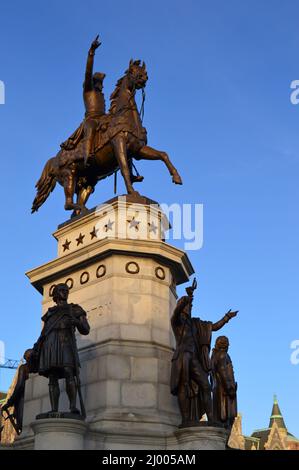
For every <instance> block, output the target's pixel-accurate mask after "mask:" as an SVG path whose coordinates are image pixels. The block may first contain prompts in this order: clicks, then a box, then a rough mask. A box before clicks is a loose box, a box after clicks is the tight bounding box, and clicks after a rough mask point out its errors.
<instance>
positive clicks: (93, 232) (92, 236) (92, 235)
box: [89, 227, 99, 240]
mask: <svg viewBox="0 0 299 470" xmlns="http://www.w3.org/2000/svg"><path fill="white" fill-rule="evenodd" d="M98 231H99V229H98V228H95V227H93V229H92V232H89V233H90V235H91V240H93V239H94V238H98Z"/></svg>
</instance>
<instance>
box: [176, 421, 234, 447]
mask: <svg viewBox="0 0 299 470" xmlns="http://www.w3.org/2000/svg"><path fill="white" fill-rule="evenodd" d="M228 436H229V432H228V431H227V430H226V429H223V428H217V427H212V426H198V427H197V426H196V427H188V428H181V429H178V431H177V432H176V439H177V443H178V447H177V449H178V450H225V447H226V442H227V439H228Z"/></svg>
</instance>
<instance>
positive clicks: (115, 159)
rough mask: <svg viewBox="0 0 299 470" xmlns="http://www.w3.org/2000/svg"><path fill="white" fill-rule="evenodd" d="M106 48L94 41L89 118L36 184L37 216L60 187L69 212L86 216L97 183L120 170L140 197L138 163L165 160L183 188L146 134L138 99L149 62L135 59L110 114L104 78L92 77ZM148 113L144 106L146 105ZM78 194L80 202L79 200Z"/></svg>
mask: <svg viewBox="0 0 299 470" xmlns="http://www.w3.org/2000/svg"><path fill="white" fill-rule="evenodd" d="M100 45H101V43H100V42H99V40H98V36H97V37H96V39H95V40H94V41H93V42H92V44H91V46H90V48H89V51H88V57H87V64H86V71H85V80H84V84H83V99H84V105H85V117H84V120H83V122H82V123H81V125H80V126H79V127H78V129H77V130H76V131H75V132H74V133H73V134H72V135H71V136H70V137H69V139H67V140H66V141H65V142H64V143H62V144H61V149H60V151H59V152H58V153H57V155H56V156H55V157H53V158H50V160H48V162H47V163H46V165H45V167H44V170H43V172H42V175H41V177H40V179H39V180H38V182H37V184H36V189H37V194H36V197H35V199H34V201H33V205H32V212H36V211H37V210H38V209H39V208H40V207H41V205H42V204H43V203H44V202H45V201H46V199H47V198H48V196H49V195H50V193H51V192H52V191H53V189H54V188H55V185H56V183H57V182H58V183H60V184H61V185H62V186H63V188H64V193H65V206H64V207H65V210H72V211H73V215H79V214H84V213H85V212H86V211H87V209H86V202H87V200H88V198H89V196H90V195H91V194H92V193H93V192H94V188H95V186H96V184H97V183H98V181H100V180H102V179H104V178H106V177H107V176H111V175H113V174H114V173H116V172H117V171H118V170H120V172H121V175H122V177H123V179H124V182H125V186H126V190H127V193H128V194H129V195H131V196H133V197H135V196H136V197H138V196H139V193H138V192H137V191H136V190H135V189H134V187H133V184H134V183H136V182H141V181H142V180H143V177H142V176H141V175H139V174H137V175H134V174H133V167H134V165H133V159H135V160H161V161H162V162H164V163H165V165H166V167H167V169H168V171H169V173H170V175H171V176H172V181H173V182H174V183H175V184H182V180H181V177H180V175H179V173H178V171H177V170H176V168H175V167H174V166H173V164H172V163H171V161H170V159H169V157H168V155H167V153H166V152H162V151H160V150H156V149H154V148H152V147H150V146H149V145H147V132H146V129H145V128H144V127H143V126H142V118H141V115H142V111H141V112H140V113H139V111H138V108H137V105H136V101H135V94H136V91H137V90H142V94H143V103H144V96H145V95H144V87H145V85H146V82H147V79H148V76H147V71H146V66H145V63H144V62H143V63H142V64H141V61H140V60H134V61H133V60H132V59H131V60H130V63H129V67H128V69H127V70H126V71H125V74H124V76H123V77H122V78H120V79H119V80H118V82H117V84H116V88H115V90H114V91H113V93H112V95H111V97H110V101H111V105H110V109H109V112H108V113H106V112H105V99H104V95H103V91H102V90H103V81H104V78H105V74H104V73H100V72H97V73H93V62H94V55H95V51H96V49H97V48H98V47H99V46H100ZM142 108H143V106H142ZM75 195H76V202H74V196H75Z"/></svg>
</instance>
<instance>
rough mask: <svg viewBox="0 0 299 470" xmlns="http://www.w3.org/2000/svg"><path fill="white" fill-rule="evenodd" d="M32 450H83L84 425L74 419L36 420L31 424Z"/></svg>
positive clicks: (82, 422)
mask: <svg viewBox="0 0 299 470" xmlns="http://www.w3.org/2000/svg"><path fill="white" fill-rule="evenodd" d="M31 427H32V429H33V432H34V450H83V449H84V435H85V433H86V428H87V426H86V423H85V422H84V421H81V420H76V419H65V418H59V419H55V418H48V419H38V420H36V421H34V422H33V423H32V424H31Z"/></svg>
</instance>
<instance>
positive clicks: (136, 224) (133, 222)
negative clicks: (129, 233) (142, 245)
mask: <svg viewBox="0 0 299 470" xmlns="http://www.w3.org/2000/svg"><path fill="white" fill-rule="evenodd" d="M127 222H128V223H129V224H130V225H129V228H135V230H136V232H137V231H138V230H139V224H140V221H139V220H136V219H135V215H134V217H132V219H131V220H127Z"/></svg>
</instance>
